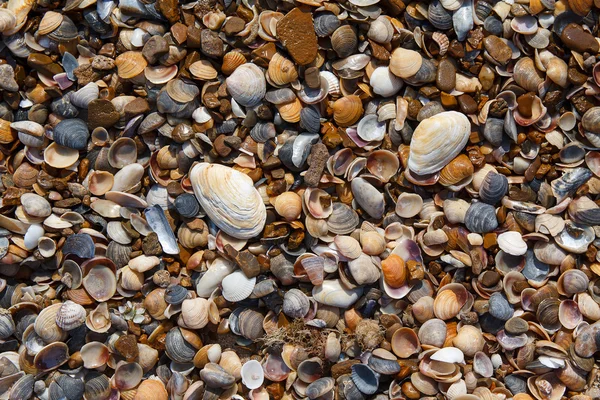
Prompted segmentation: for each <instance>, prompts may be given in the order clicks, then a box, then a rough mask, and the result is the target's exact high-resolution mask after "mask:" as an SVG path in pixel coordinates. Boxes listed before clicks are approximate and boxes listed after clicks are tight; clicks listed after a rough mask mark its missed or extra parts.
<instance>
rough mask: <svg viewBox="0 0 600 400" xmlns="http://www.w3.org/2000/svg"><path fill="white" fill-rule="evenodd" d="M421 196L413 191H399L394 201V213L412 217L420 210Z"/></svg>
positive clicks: (421, 205) (403, 216)
mask: <svg viewBox="0 0 600 400" xmlns="http://www.w3.org/2000/svg"><path fill="white" fill-rule="evenodd" d="M422 208H423V198H422V197H421V196H419V195H417V194H414V193H406V192H404V193H401V194H400V196H398V201H397V202H396V214H398V216H400V217H402V218H412V217H414V216H415V215H417V214H419V212H421V209H422Z"/></svg>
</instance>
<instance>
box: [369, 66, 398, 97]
mask: <svg viewBox="0 0 600 400" xmlns="http://www.w3.org/2000/svg"><path fill="white" fill-rule="evenodd" d="M369 83H370V84H371V87H372V88H373V92H375V93H376V94H378V95H381V96H383V97H390V96H393V95H395V94H396V93H398V91H399V90H400V89H402V85H403V82H402V79H400V78H398V77H397V76H396V75H394V74H392V73H391V72H390V69H389V67H377V68H375V71H373V73H372V74H371V80H370V81H369Z"/></svg>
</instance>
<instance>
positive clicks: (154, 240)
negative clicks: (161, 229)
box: [142, 232, 162, 256]
mask: <svg viewBox="0 0 600 400" xmlns="http://www.w3.org/2000/svg"><path fill="white" fill-rule="evenodd" d="M142 251H143V252H144V254H145V255H147V256H160V255H161V254H162V246H161V245H160V242H159V241H158V235H157V234H156V233H154V232H151V233H150V234H148V236H146V237H145V238H144V239H142Z"/></svg>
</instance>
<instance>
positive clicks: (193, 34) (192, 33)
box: [185, 26, 202, 49]
mask: <svg viewBox="0 0 600 400" xmlns="http://www.w3.org/2000/svg"><path fill="white" fill-rule="evenodd" d="M187 29H188V30H187V39H186V42H185V44H186V46H187V47H188V48H191V49H199V48H200V47H201V46H202V44H201V42H200V34H201V32H202V31H201V30H200V29H198V28H196V27H194V26H188V28H187Z"/></svg>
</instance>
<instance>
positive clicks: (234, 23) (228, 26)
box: [223, 16, 246, 36]
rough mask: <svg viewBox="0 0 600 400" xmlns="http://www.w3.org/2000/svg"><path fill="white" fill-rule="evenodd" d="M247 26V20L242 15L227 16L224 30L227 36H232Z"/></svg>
mask: <svg viewBox="0 0 600 400" xmlns="http://www.w3.org/2000/svg"><path fill="white" fill-rule="evenodd" d="M245 26H246V21H244V20H243V19H241V18H240V17H235V16H233V17H231V18H227V20H226V21H225V24H224V25H223V32H225V34H226V35H227V36H232V35H235V34H236V33H240V32H241V31H243V30H244V27H245Z"/></svg>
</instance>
